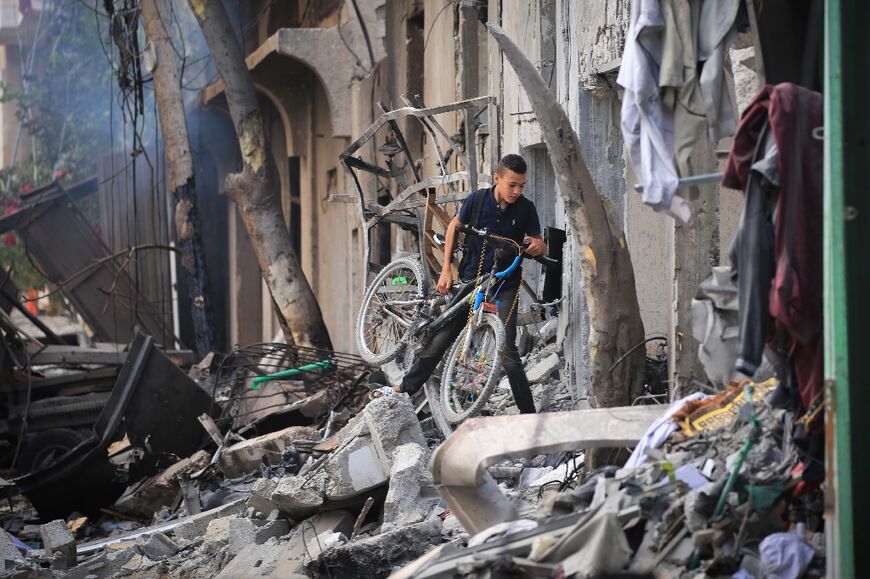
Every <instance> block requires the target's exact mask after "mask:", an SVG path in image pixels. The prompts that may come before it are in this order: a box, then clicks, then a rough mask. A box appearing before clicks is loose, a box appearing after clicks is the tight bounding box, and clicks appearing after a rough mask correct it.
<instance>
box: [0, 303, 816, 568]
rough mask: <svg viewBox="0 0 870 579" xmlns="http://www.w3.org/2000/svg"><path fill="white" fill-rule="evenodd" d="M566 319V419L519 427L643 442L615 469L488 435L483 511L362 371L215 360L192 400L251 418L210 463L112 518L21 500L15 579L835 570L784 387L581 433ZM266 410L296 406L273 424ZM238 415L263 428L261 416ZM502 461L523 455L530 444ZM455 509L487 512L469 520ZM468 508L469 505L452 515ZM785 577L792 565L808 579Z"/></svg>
mask: <svg viewBox="0 0 870 579" xmlns="http://www.w3.org/2000/svg"><path fill="white" fill-rule="evenodd" d="M557 323H558V322H557V320H556V319H553V320H550V321H548V322H546V323H545V324H543V327H542V328H541V329H540V330H539V331H534V328H529V329H530V330H531V331H529V330H526V331H529V334H528V337H526V338H525V340H526V343H525V347H524V353H525V362H526V366H527V368H528V375H529V378H530V381H532V382H533V392H534V394H535V399H536V404H537V405H538V407H539V409H540V410H541V411H544V412H561V414H558V415H556V414H542V415H537V416H525V417H511V418H510V419H511V420H514V421H518V420H521V419H522V420H539V421H542V422H541V423H540V424H541V425H543V423H544V422H543V421H547V422H548V423H549V424H555V422H553V420H567V421H568V422H565V423H563V424H568V423H570V424H573V425H574V426H575V427H576V428H578V429H579V431H584V429H586V430H589V432H587V433H585V434H583V435H582V436H581V438H582V439H583V440H586V441H589V444H592V445H593V446H595V445H596V444H598V443H600V444H601V445H604V446H605V447H608V446H620V445H622V446H625V445H630V446H632V447H634V452H633V454H632V456H631V458H630V459H629V460H628V462H627V463H626V464H625V465H624V466H623V467H621V468H620V467H617V466H604V467H601V468H597V469H593V468H591V467H589V466H587V464H586V461H585V460H584V456H585V451H586V450H587V449H585V448H583V444H576V445H574V446H571V445H565V444H564V443H560V445H557V446H558V448H559V450H557V451H554V452H550V453H549V454H537V456H535V455H534V453H529V452H525V453H520V454H513V455H512V454H511V453H510V452H507V451H505V452H500V451H498V446H499V444H498V441H486V440H483V439H478V440H477V442H478V443H480V444H481V446H486V445H485V444H484V443H485V442H493V443H494V447H495V450H494V451H493V452H495V455H497V456H499V457H501V458H500V459H499V460H495V461H488V462H486V463H485V465H486V466H485V470H484V472H485V475H484V486H483V487H481V488H487V489H490V490H487V491H485V492H484V491H481V494H478V495H474V494H473V493H474V492H476V491H475V489H474V488H473V487H470V488H469V489H466V491H461V489H457V488H455V484H454V483H450V482H447V481H446V479H445V477H444V474H443V473H441V474H437V473H435V471H434V470H433V469H435V468H436V467H435V463H436V462H437V461H434V460H433V458H432V457H433V452H434V451H435V450H436V448H439V447H441V445H442V443H443V442H444V441H445V438H444V437H443V435H442V433H441V432H439V431H438V430H437V428H436V427H435V425H434V423H433V418H431V417H427V415H426V413H425V412H422V413H418V412H419V411H420V410H421V409H422V408H424V407H425V405H424V404H422V400H411V399H410V398H409V397H408V396H407V395H405V394H398V395H391V396H382V397H378V398H375V399H372V400H370V399H369V397H368V396H367V395H365V394H366V393H367V392H368V390H369V388H373V387H372V386H369V385H367V384H366V383H365V378H366V377H367V376H368V375H369V374H370V371H369V370H365V371H361V372H359V373H358V375H357V378H356V379H353V380H351V381H349V382H348V384H349V387H348V388H345V389H344V390H343V391H341V392H343V393H340V395H336V393H335V391H330V390H329V389H326V390H327V392H326V393H325V394H324V393H317V392H314V391H312V389H311V385H312V380H315V379H316V378H317V376H318V374H312V375H310V376H306V377H303V379H299V378H298V377H297V376H293V375H290V376H284V377H281V379H276V380H269V381H264V382H263V383H261V384H260V388H256V389H254V388H252V387H251V380H252V379H253V378H254V377H260V378H262V377H263V376H264V375H267V374H265V373H264V370H263V367H262V361H263V358H258V359H257V361H256V365H251V364H237V365H235V366H233V364H235V362H238V361H239V359H240V356H239V355H237V356H235V358H231V359H230V361H229V362H228V361H227V360H224V363H223V365H222V364H221V362H220V361H217V360H215V359H206V360H203V362H201V363H200V364H199V365H197V366H196V367H194V369H193V370H192V372H191V374H192V375H193V376H194V377H195V378H196V380H197V382H198V384H197V385H195V386H193V387H194V388H196V389H197V391H199V392H212V393H213V400H214V401H215V404H216V406H221V407H223V408H224V409H226V408H232V409H235V410H236V411H237V412H234V413H231V414H230V415H229V416H228V415H227V414H226V412H209V411H208V409H206V410H207V411H206V412H203V413H201V414H200V415H199V416H198V420H197V421H196V422H195V423H196V426H197V428H198V429H199V430H200V431H201V440H202V442H201V443H200V447H199V450H196V451H194V452H191V453H190V454H188V455H187V456H184V457H178V456H176V457H175V459H174V461H172V460H171V461H169V463H168V464H165V465H163V466H162V468H161V469H159V470H157V471H156V472H152V473H151V474H148V476H140V477H139V478H137V479H135V480H133V479H132V477H130V479H131V482H130V483H129V484H128V485H127V487H126V488H125V489H124V491H123V492H122V493H120V494H119V496H118V497H117V499H116V500H114V502H112V503H111V504H107V505H105V506H104V507H103V508H101V509H100V510H99V511H97V512H94V511H88V513H87V514H85V515H83V514H81V513H79V512H71V513H70V514H69V515H68V516H66V517H64V518H56V519H53V520H45V518H44V517H43V518H42V519H40V518H39V517H40V515H41V513H39V514H37V513H35V512H34V511H33V510H32V509H31V510H30V511H29V513H28V511H27V510H26V509H25V506H26V505H22V502H23V498H22V497H20V496H19V497H16V499H15V503H14V505H12V506H13V508H12V510H11V512H9V513H4V514H2V516H0V521H2V526H3V528H4V529H5V531H3V532H0V556H2V557H3V569H2V573H0V576H8V577H37V576H46V577H48V576H52V577H70V578H86V577H87V578H89V579H91V578H100V579H102V578H109V577H155V578H156V577H163V576H173V577H175V576H179V577H227V578H230V577H258V576H262V577H268V576H281V577H284V576H288V577H289V576H308V577H352V576H365V577H387V576H390V575H391V574H393V575H395V576H397V577H457V576H459V577H466V576H467V577H486V576H491V575H492V574H494V573H504V574H507V575H510V574H521V575H523V576H530V577H554V576H565V577H570V576H577V577H585V576H593V575H595V574H596V573H620V572H622V573H625V572H628V573H634V574H637V575H639V576H644V575H648V574H650V573H653V572H654V573H655V576H657V577H681V576H683V577H694V576H696V575H697V574H698V573H706V574H707V576H731V575H734V576H735V577H763V576H783V577H785V576H799V575H800V574H803V573H807V575H806V576H812V574H813V572H814V570H815V571H819V572H823V570H824V557H825V553H824V536H823V535H822V533H821V531H822V522H821V520H822V519H821V517H822V512H821V511H822V501H821V491H820V490H819V484H820V483H819V481H820V480H821V479H822V478H823V473H822V475H821V476H820V474H819V472H818V471H819V469H818V464H816V463H814V462H813V461H814V460H816V459H814V458H813V454H812V452H810V451H808V449H806V448H805V447H804V446H803V445H802V443H801V441H800V440H795V439H793V437H792V436H791V433H792V432H793V430H794V424H801V425H803V427H804V428H805V429H809V428H812V427H813V421H814V420H815V419H816V418H817V417H818V412H819V409H815V411H814V414H812V415H808V416H804V417H801V418H800V419H797V420H795V418H794V416H793V415H792V414H791V413H789V412H786V411H784V410H777V409H774V408H773V407H771V405H770V403H769V399H770V394H771V392H772V391H773V389H774V386H775V384H776V383H775V381H774V380H770V381H768V382H765V383H762V384H746V385H743V384H741V385H737V386H734V387H732V388H731V389H729V390H726V391H724V392H722V393H721V394H719V395H717V396H706V395H703V394H694V395H691V396H689V397H688V398H686V399H684V400H681V401H678V402H675V403H674V404H672V405H671V406H670V407H666V406H663V405H657V406H654V407H649V406H645V407H633V408H625V409H622V411H621V413H618V412H614V411H616V410H619V409H613V410H606V411H605V410H602V411H600V412H604V413H605V414H600V415H596V416H599V417H601V418H600V420H592V419H590V418H587V419H582V420H579V422H578V419H575V418H572V417H573V416H574V414H575V412H573V411H572V412H565V411H568V410H571V409H573V408H575V407H576V406H577V405H578V403H577V401H575V400H574V399H573V397H572V394H571V393H570V392H569V390H568V389H567V387H566V386H565V383H566V380H564V379H563V376H562V374H563V372H564V368H562V356H561V351H560V349H559V345H558V342H557V340H556V327H557ZM256 353H257V355H261V354H262V351H257V352H256ZM233 360H235V362H233ZM227 368H231V369H230V371H229V372H228V371H227ZM325 370H327V371H331V370H332V368H325ZM357 370H359V369H357ZM121 374H123V369H122V371H121ZM228 377H229V378H228ZM284 378H286V379H284ZM373 379H374V378H373ZM227 384H229V385H230V386H229V387H227ZM509 392H510V390H509V388H508V387H507V384H506V383H505V384H503V385H502V387H501V388H499V389H498V390H497V391H496V392H495V394H494V396H493V397H492V399H491V400H490V403H489V405H488V406H487V408H486V410H485V414H489V415H501V416H504V417H507V416H508V415H512V414H516V412H517V410H516V408H515V407H514V406H513V405H512V400H511V397H510V394H509ZM264 397H277V398H280V399H281V400H282V402H281V403H280V404H275V405H274V407H273V406H272V405H269V404H267V403H265V402H264V401H265V400H268V398H264ZM312 401H314V402H312ZM300 402H301V403H302V404H300ZM288 408H289V409H290V410H289V411H288ZM300 408H304V409H305V413H311V414H312V416H313V417H314V418H311V417H307V416H305V413H303V412H302V411H301V410H300ZM316 408H319V410H317V409H316ZM239 409H242V410H244V411H245V412H249V414H248V415H247V416H249V418H248V419H247V420H244V419H243V416H244V415H245V414H244V413H243V412H238V410H239ZM581 412H592V413H594V412H599V411H594V410H585V411H581ZM559 416H564V418H562V419H559V418H558V417H559ZM589 416H592V415H589ZM614 417H616V422H615V423H613V420H614ZM278 418H281V420H278ZM190 420H191V421H192V420H193V419H192V418H190ZM482 420H484V421H485V420H488V419H486V418H484V419H482ZM492 420H496V419H492ZM303 422H305V423H303ZM277 424H283V426H282V427H280V428H275V425H277ZM517 424H519V423H517ZM614 424H615V426H614ZM629 424H631V425H632V426H631V427H630V428H629ZM466 426H471V423H467V424H466ZM596 429H598V430H600V432H599V431H596V432H592V431H593V430H596ZM610 430H613V432H611V431H610ZM644 431H646V435H644V436H642V433H643V432H644ZM517 432H519V429H518V430H517ZM553 432H556V434H553V433H550V434H547V433H545V432H544V431H541V434H540V436H537V437H536V441H535V444H539V445H543V446H547V444H548V443H547V440H545V439H546V437H547V436H558V432H559V429H558V428H557V429H556V430H555V431H553ZM129 435H130V433H129V432H128V433H127V436H125V437H124V438H123V439H121V440H119V441H116V442H114V443H112V445H110V448H111V450H109V451H107V452H109V454H110V455H111V456H115V457H118V456H121V457H127V458H125V459H124V460H116V461H115V462H116V463H118V464H121V465H125V468H126V469H127V471H128V475H129V474H130V473H131V472H135V471H136V470H137V464H138V463H137V460H138V459H137V457H138V456H139V454H138V453H137V452H133V451H134V450H136V449H137V448H139V445H140V443H139V442H137V440H138V439H137V440H131V439H130V438H129ZM457 435H459V433H457ZM481 436H485V435H484V434H481ZM518 436H519V437H520V438H522V436H521V435H519V434H518ZM134 438H136V437H135V436H134ZM159 439H160V437H159V436H158V437H156V440H159ZM595 441H598V442H597V443H595V444H593V442H595ZM614 441H624V442H622V443H618V442H614ZM444 446H445V447H446V446H448V445H444ZM501 446H503V447H508V446H510V447H511V448H513V449H514V450H518V449H520V448H521V447H522V444H519V445H516V444H514V445H501ZM514 447H515V448H514ZM553 448H555V447H553ZM613 454H614V456H616V454H617V452H616V451H615V450H614V453H613ZM161 456H163V457H164V458H165V456H166V455H165V453H164V454H163V455H161ZM125 461H127V462H125ZM816 462H817V461H816ZM453 474H454V475H455V473H453ZM485 480H490V481H491V485H492V486H487V485H489V484H490V483H486V482H485ZM475 484H477V483H475ZM451 485H453V486H451ZM439 491H440V494H439ZM456 492H460V494H461V493H462V492H471V493H472V494H471V495H468V496H476V497H477V498H475V499H473V500H472V503H471V506H469V504H470V503H469V502H468V500H465V501H466V502H465V503H461V502H459V501H458V499H457V498H456V496H455V493H456ZM451 493H453V494H454V496H453V497H452V498H451ZM497 497H501V499H497ZM499 500H503V501H505V502H504V503H499V502H498V501H499ZM490 502H492V504H489V503H490ZM10 504H11V503H10ZM499 504H501V506H496V505H499ZM457 505H464V506H460V507H458V508H459V509H460V510H459V511H456V512H455V511H454V509H455V508H457ZM466 507H467V508H469V509H472V510H473V509H475V508H478V509H480V512H490V515H487V516H492V515H491V514H492V513H495V512H498V513H500V514H499V515H498V516H497V518H498V517H500V518H499V520H495V519H493V520H490V521H489V522H485V523H483V524H481V523H480V521H479V520H478V521H474V522H470V521H473V519H474V516H476V515H475V513H473V512H463V511H464V510H465V508H466ZM490 507H491V509H490V510H489V511H487V508H490ZM786 565H792V566H794V565H798V566H799V570H800V573H798V574H795V571H794V569H795V568H794V567H789V568H788V569H786V567H784V566H786ZM777 573H779V574H777Z"/></svg>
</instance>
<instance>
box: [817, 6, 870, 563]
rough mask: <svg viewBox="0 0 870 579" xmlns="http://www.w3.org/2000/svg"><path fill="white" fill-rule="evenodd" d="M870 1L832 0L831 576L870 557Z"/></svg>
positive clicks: (828, 83) (828, 213)
mask: <svg viewBox="0 0 870 579" xmlns="http://www.w3.org/2000/svg"><path fill="white" fill-rule="evenodd" d="M868 57H870V7H868V5H867V2H866V1H865V0H826V2H825V205H824V213H825V215H824V229H825V232H824V252H825V253H824V308H825V310H824V314H825V328H824V331H825V391H826V395H827V403H828V405H827V409H826V428H827V433H826V435H827V449H828V452H827V453H826V461H827V465H826V466H827V473H828V477H827V478H828V488H827V497H826V503H827V504H826V512H827V515H828V525H827V530H828V550H827V561H828V576H829V577H837V578H843V579H852V578H854V577H856V576H858V575H857V573H858V571H859V570H860V571H861V573H862V574H863V573H866V572H867V569H868V566H867V565H868V564H870V553H868V549H866V548H863V549H856V546H857V545H856V542H857V543H860V542H861V541H860V539H859V538H858V537H860V536H864V537H865V544H866V532H867V530H866V528H867V523H868V516H870V513H868V505H870V498H868V497H870V488H868V486H867V485H868V479H870V464H868V463H870V461H868V459H867V456H866V454H865V453H866V450H867V448H868V447H867V445H866V442H863V443H862V441H867V440H868V439H870V436H868V430H867V429H866V428H864V427H863V426H864V424H863V423H862V421H864V422H866V419H864V418H862V416H863V415H864V414H865V413H866V411H867V409H868V408H870V407H868V404H870V396H868V385H870V382H868V381H870V356H868V355H867V352H866V351H864V350H865V348H864V344H865V343H866V341H867V340H866V337H867V332H868V329H870V325H868V320H870V268H868V267H867V265H866V261H867V255H868V252H867V250H868V248H870V200H868V195H867V182H868V176H870V175H868V174H870V112H868V103H870V82H868V76H870V75H868V62H870V60H868Z"/></svg>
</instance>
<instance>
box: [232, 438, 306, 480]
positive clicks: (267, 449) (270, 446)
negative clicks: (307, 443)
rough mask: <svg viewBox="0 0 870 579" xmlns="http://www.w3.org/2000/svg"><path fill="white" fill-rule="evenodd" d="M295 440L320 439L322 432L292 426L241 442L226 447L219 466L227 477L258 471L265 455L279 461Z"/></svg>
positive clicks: (236, 476) (268, 458)
mask: <svg viewBox="0 0 870 579" xmlns="http://www.w3.org/2000/svg"><path fill="white" fill-rule="evenodd" d="M294 440H320V433H319V432H318V431H317V429H315V428H311V427H308V426H291V427H290V428H285V429H284V430H279V431H278V432H270V433H269V434H264V435H263V436H258V437H257V438H252V439H250V440H245V441H244V442H239V443H238V444H234V445H233V446H231V447H229V448H226V449H224V451H223V452H222V453H221V457H220V459H219V460H218V468H220V470H221V472H222V473H223V474H224V476H225V477H227V478H238V477H240V476H244V475H246V474H250V473H252V472H256V471H258V470H259V468H260V463H261V462H262V461H263V457H266V458H267V460H271V462H279V461H280V459H281V454H282V453H283V452H284V449H285V448H287V447H289V446H290V445H291V444H292V443H293V441H294Z"/></svg>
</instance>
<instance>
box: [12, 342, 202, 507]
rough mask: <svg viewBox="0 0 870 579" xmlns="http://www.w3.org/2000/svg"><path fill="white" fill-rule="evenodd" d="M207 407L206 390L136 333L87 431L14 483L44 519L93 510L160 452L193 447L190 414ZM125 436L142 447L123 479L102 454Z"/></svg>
mask: <svg viewBox="0 0 870 579" xmlns="http://www.w3.org/2000/svg"><path fill="white" fill-rule="evenodd" d="M210 407H211V398H210V397H209V395H208V394H207V393H206V392H205V391H204V390H202V389H201V388H200V387H199V386H198V385H197V384H196V383H195V382H194V381H193V380H191V379H190V378H189V377H188V376H187V374H185V373H184V372H183V371H182V370H181V369H180V368H179V367H178V366H176V365H175V364H173V363H172V361H171V360H170V359H169V358H168V357H167V356H166V355H165V354H163V352H161V351H160V350H158V349H157V348H156V346H155V342H154V338H152V337H151V336H147V335H145V334H141V333H140V334H137V336H136V337H135V339H134V340H133V343H132V344H131V346H130V349H129V353H128V355H127V359H126V361H125V362H124V365H123V367H122V368H121V371H120V374H119V375H118V379H117V381H116V382H115V385H114V388H113V389H112V392H111V395H110V397H109V399H108V401H107V402H106V404H105V407H104V408H103V409H102V412H101V413H100V415H99V418H98V420H97V422H96V424H95V425H94V428H93V432H92V433H91V435H90V437H89V438H87V439H86V440H84V441H82V442H81V443H80V444H79V445H78V446H76V447H75V448H73V449H72V450H71V451H69V452H68V453H66V454H65V455H63V456H61V457H60V458H59V459H58V460H57V461H56V462H54V463H52V464H49V465H46V466H44V467H43V468H41V469H40V470H37V471H35V472H32V473H30V474H27V475H25V476H22V477H19V478H17V479H15V481H14V482H15V484H16V486H17V487H18V488H19V489H20V490H21V492H22V493H23V494H24V495H26V496H27V498H28V499H29V500H30V501H31V503H33V506H34V507H35V508H36V509H37V511H38V512H39V514H40V516H41V517H43V518H44V519H52V518H56V517H64V516H66V515H68V514H69V513H70V512H72V511H74V510H78V511H80V512H84V513H87V512H88V511H91V510H95V509H98V508H99V507H102V506H104V505H106V504H107V503H110V502H111V501H113V500H114V499H115V498H116V497H117V496H118V495H120V493H121V491H123V489H124V487H125V486H126V484H127V483H128V482H132V481H134V480H137V479H139V478H142V477H144V476H149V475H151V474H154V473H155V472H157V470H158V467H159V464H160V461H161V459H162V458H163V457H164V455H175V456H188V455H190V454H192V453H193V452H194V451H195V450H197V449H198V448H199V447H200V444H201V442H202V440H203V436H204V432H203V430H202V427H201V426H200V424H199V421H198V420H197V416H199V415H200V414H202V413H204V412H208V411H209V409H210ZM125 434H126V436H127V438H128V439H129V441H130V443H131V444H132V445H133V446H134V447H136V448H139V449H141V450H142V452H141V453H140V454H141V459H140V460H139V461H138V462H135V463H133V464H132V465H130V466H129V471H128V474H127V476H128V477H129V479H130V480H129V481H127V480H122V478H120V477H119V476H118V475H117V473H116V469H115V467H114V466H113V464H112V463H111V462H110V461H109V457H108V453H107V448H108V446H109V445H110V444H111V443H112V442H114V441H116V440H119V439H121V438H123V437H124V435H125Z"/></svg>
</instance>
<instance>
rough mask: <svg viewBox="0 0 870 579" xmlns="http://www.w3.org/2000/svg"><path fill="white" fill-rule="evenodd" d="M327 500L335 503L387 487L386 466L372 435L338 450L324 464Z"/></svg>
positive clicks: (364, 436) (360, 437)
mask: <svg viewBox="0 0 870 579" xmlns="http://www.w3.org/2000/svg"><path fill="white" fill-rule="evenodd" d="M323 470H324V472H325V473H326V477H327V479H326V485H325V488H324V494H325V495H326V498H328V499H329V500H334V501H341V500H345V499H350V498H353V497H356V496H359V495H361V494H362V493H364V492H366V491H368V490H371V489H373V488H376V487H379V486H381V485H383V484H385V483H386V482H387V480H388V476H387V472H389V471H386V472H385V468H384V464H383V463H382V462H381V461H380V460H379V458H378V451H377V449H376V447H375V444H374V441H373V440H372V437H371V436H370V435H360V436H359V437H357V438H354V439H353V440H351V441H349V442H348V443H347V445H346V446H345V447H344V448H342V449H340V450H338V451H336V452H335V453H334V454H333V455H332V457H330V459H329V460H328V461H327V462H326V463H325V464H324V466H323Z"/></svg>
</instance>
